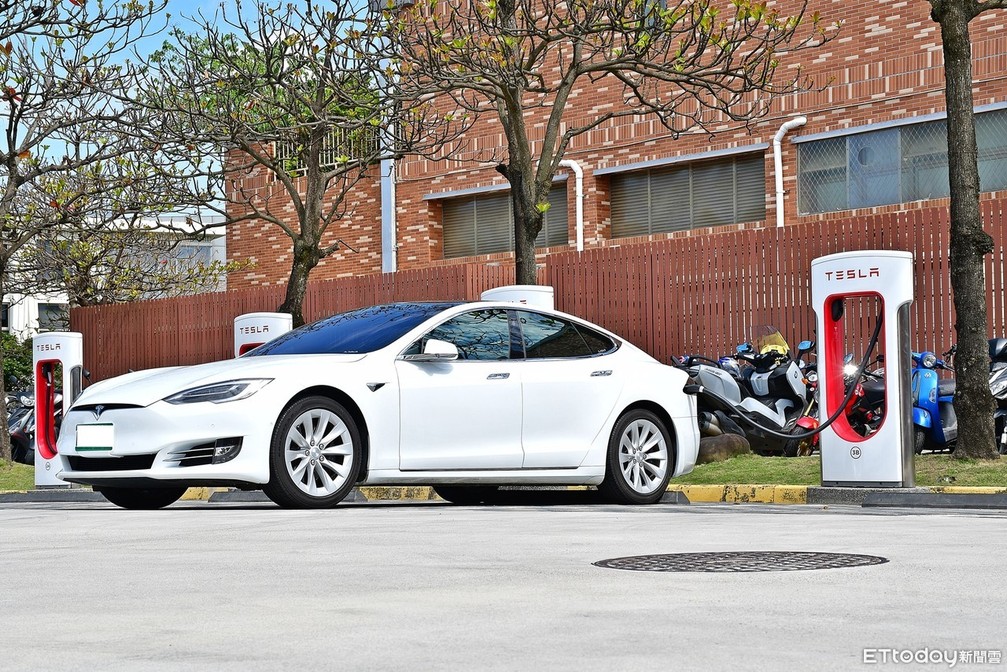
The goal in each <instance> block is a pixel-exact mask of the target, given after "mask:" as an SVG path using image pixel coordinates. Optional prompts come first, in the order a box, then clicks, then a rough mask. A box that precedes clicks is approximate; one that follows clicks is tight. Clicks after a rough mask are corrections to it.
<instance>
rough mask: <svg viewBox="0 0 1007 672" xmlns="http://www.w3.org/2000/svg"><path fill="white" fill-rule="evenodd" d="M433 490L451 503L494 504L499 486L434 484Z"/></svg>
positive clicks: (498, 493) (497, 498) (497, 499)
mask: <svg viewBox="0 0 1007 672" xmlns="http://www.w3.org/2000/svg"><path fill="white" fill-rule="evenodd" d="M434 492H436V493H437V495H438V496H439V497H440V498H441V499H445V500H447V501H449V502H451V503H452V504H464V505H470V504H495V503H496V502H497V501H499V496H500V488H499V487H497V486H495V485H435V486H434Z"/></svg>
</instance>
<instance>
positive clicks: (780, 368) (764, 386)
mask: <svg viewBox="0 0 1007 672" xmlns="http://www.w3.org/2000/svg"><path fill="white" fill-rule="evenodd" d="M812 347H814V344H813V343H812V342H811V341H802V342H801V343H800V344H799V346H798V349H797V353H796V358H795V357H791V353H790V347H789V346H788V345H787V342H786V340H785V339H784V338H783V336H782V334H780V332H779V330H777V329H776V328H775V327H763V328H761V329H760V330H759V332H758V335H757V337H755V338H753V339H752V340H751V341H749V342H746V343H742V344H741V345H739V346H738V348H737V351H736V352H735V354H734V356H733V357H732V358H730V359H731V360H733V362H734V363H735V364H737V363H739V362H740V363H742V364H744V367H741V366H737V367H735V366H732V365H731V364H730V363H728V362H718V361H716V360H712V359H709V358H705V357H697V356H691V357H687V358H685V359H684V360H681V361H680V365H681V366H683V367H684V368H685V369H686V371H687V372H688V373H689V375H690V376H691V377H692V379H693V380H694V381H695V382H696V383H697V384H698V385H699V386H700V392H699V395H698V398H697V401H698V404H699V410H700V413H701V414H705V415H703V416H702V419H701V422H703V420H704V419H705V420H706V421H707V422H710V421H711V419H712V420H713V421H716V420H717V415H718V413H717V412H718V411H719V412H720V413H722V414H723V415H724V416H726V417H727V418H729V419H730V420H731V421H733V422H735V423H737V424H738V425H740V426H741V427H742V428H743V430H744V432H745V435H746V437H747V438H748V440H749V443H750V444H751V445H752V450H753V451H754V452H756V453H760V454H776V455H779V454H781V453H783V448H784V444H785V443H786V439H780V438H779V437H776V436H773V435H771V434H769V433H767V432H764V431H761V429H760V427H762V428H767V429H769V430H772V431H775V432H782V433H787V434H789V433H790V432H791V431H792V430H793V429H794V427H795V426H796V422H797V419H798V418H799V417H800V416H801V415H802V412H803V411H804V408H805V406H806V404H807V397H808V387H807V383H806V382H805V378H804V373H803V372H802V371H801V368H800V365H799V363H798V360H799V359H800V357H801V355H803V354H804V353H805V352H808V351H810V350H811V348H812ZM744 419H748V420H749V421H750V422H745V421H744ZM752 423H754V424H752ZM717 429H720V430H721V431H722V430H723V428H722V427H720V426H719V424H718V426H717Z"/></svg>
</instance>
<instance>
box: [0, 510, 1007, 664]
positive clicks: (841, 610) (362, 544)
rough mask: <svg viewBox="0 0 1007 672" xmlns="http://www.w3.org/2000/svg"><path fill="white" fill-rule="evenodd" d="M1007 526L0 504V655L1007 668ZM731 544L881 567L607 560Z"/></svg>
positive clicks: (949, 520)
mask: <svg viewBox="0 0 1007 672" xmlns="http://www.w3.org/2000/svg"><path fill="white" fill-rule="evenodd" d="M1005 529H1007V514H1005V513H1004V512H964V511H952V510H943V511H940V510H938V511H934V510H926V511H916V510H913V511H910V510H900V509H872V510H868V509H860V508H858V507H847V506H838V507H836V506H833V507H823V506H811V505H807V506H787V507H782V506H772V505H723V504H719V505H714V504H711V505H695V504H694V505H689V506H672V505H656V506H650V507H616V506H607V505H593V504H592V505H576V504H568V505H551V506H509V507H455V506H450V505H445V504H439V503H396V504H391V503H371V504H366V503H365V504H349V505H344V506H340V507H337V508H336V509H334V510H329V511H287V510H281V509H278V508H276V507H274V506H272V505H268V504H214V503H208V502H204V501H195V502H180V503H178V504H176V505H173V506H172V507H170V508H168V509H164V510H161V511H151V512H142V511H126V510H121V509H117V508H114V507H112V506H111V505H106V504H102V503H58V502H57V503H21V504H18V503H5V504H0V531H2V532H0V549H2V552H3V557H4V562H3V567H5V568H6V570H7V572H6V573H7V575H6V576H5V578H4V582H3V586H4V588H3V590H2V592H0V627H2V629H3V633H4V637H3V641H4V645H3V654H2V658H3V662H2V668H3V669H4V670H8V671H10V670H96V669H100V670H207V669H212V670H288V669H289V670H293V669H297V670H305V669H311V670H605V671H609V670H645V669H675V668H678V669H687V670H699V669H707V670H767V669H769V670H773V669H780V670H786V669H794V670H802V669H807V670H850V669H860V668H862V667H866V668H870V667H884V668H886V669H947V668H948V667H949V665H948V664H947V662H946V660H945V659H944V658H941V659H940V661H938V656H937V654H936V653H935V652H937V651H940V652H942V653H941V654H940V655H941V656H944V655H946V654H950V653H951V652H955V654H956V655H958V654H959V653H961V652H969V653H970V654H973V653H978V652H982V653H983V658H984V660H985V661H986V662H985V663H979V662H975V661H976V660H978V656H977V655H976V656H972V655H970V656H969V658H970V660H971V662H964V661H963V660H962V658H961V657H959V658H958V661H959V662H958V663H957V665H956V666H955V668H956V669H958V670H962V669H966V670H967V669H996V668H997V667H998V666H996V665H994V664H992V663H991V662H990V660H995V659H997V658H1000V659H1001V660H1002V656H1003V655H1004V650H1005V649H1007V628H1005V627H1004V624H1005V623H1007V599H1005V598H1007V588H1005V582H1004V570H1003V567H1004V559H1005V557H1007V556H1005V553H1007V534H1004V530H1005ZM731 551H814V552H821V553H855V554H868V555H874V556H881V557H883V558H885V559H887V560H888V562H886V563H883V564H876V565H871V566H865V567H853V568H840V569H821V570H811V571H759V572H744V573H733V572H716V573H705V572H689V573H675V572H657V571H626V570H617V569H608V568H603V567H599V566H596V565H594V564H593V563H595V562H597V561H600V560H605V559H611V558H620V557H625V556H637V555H654V554H661V555H663V554H674V553H698V552H715V553H725V552H731ZM892 651H894V652H898V653H896V654H894V656H896V657H897V656H902V657H903V659H904V657H905V655H906V653H905V652H909V653H910V654H912V655H913V656H914V657H915V661H916V662H913V663H911V664H907V663H904V662H896V663H889V664H888V665H885V664H883V660H886V659H889V660H890V659H891V658H892V657H893V654H892V653H890V652H892ZM922 651H926V655H927V656H928V657H929V658H928V660H927V662H926V663H925V664H920V663H919V662H918V661H919V655H920V652H922ZM994 652H995V653H994ZM934 661H938V662H934ZM1002 664H1007V663H1002Z"/></svg>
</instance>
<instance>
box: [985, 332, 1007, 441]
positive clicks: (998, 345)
mask: <svg viewBox="0 0 1007 672" xmlns="http://www.w3.org/2000/svg"><path fill="white" fill-rule="evenodd" d="M989 345H990V392H991V393H992V394H993V401H995V402H996V405H997V407H996V410H995V411H994V412H993V431H994V436H995V437H996V442H997V451H998V452H999V453H1000V454H1001V455H1007V338H991V339H990V341H989Z"/></svg>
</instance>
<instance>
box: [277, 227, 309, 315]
mask: <svg viewBox="0 0 1007 672" xmlns="http://www.w3.org/2000/svg"><path fill="white" fill-rule="evenodd" d="M293 257H294V261H293V263H292V264H291V267H290V279H289V280H288V281H287V294H286V296H285V297H284V299H283V303H282V304H280V307H279V308H277V309H276V311H277V312H279V313H290V315H291V317H292V318H293V327H294V329H296V328H297V327H300V326H301V325H303V324H304V295H305V294H307V292H308V276H309V275H310V274H311V271H312V269H314V268H315V266H317V265H318V249H317V245H306V244H305V243H303V242H302V241H301V240H295V241H294V254H293Z"/></svg>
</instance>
